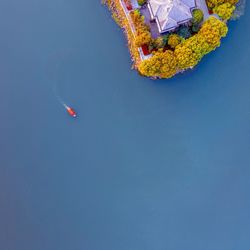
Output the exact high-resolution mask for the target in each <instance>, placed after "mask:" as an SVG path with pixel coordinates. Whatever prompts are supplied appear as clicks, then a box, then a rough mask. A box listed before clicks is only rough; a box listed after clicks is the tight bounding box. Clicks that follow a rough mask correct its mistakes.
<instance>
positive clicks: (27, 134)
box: [0, 0, 250, 250]
mask: <svg viewBox="0 0 250 250" xmlns="http://www.w3.org/2000/svg"><path fill="white" fill-rule="evenodd" d="M87 10H89V11H87ZM249 21H250V16H249V5H248V6H247V9H246V13H245V15H244V16H243V17H242V18H241V19H240V20H239V21H236V22H233V23H231V24H230V32H229V35H228V37H227V38H226V39H224V40H223V43H222V46H221V48H220V49H218V50H217V51H216V52H214V53H211V54H210V55H208V56H207V57H206V58H204V60H203V61H202V62H201V63H200V65H199V66H198V67H197V68H196V69H195V70H193V71H189V72H186V73H185V74H180V75H178V76H176V77H175V78H173V79H171V80H161V81H152V80H150V79H146V78H142V77H140V76H139V75H138V74H137V73H136V72H135V71H131V70H130V66H131V63H130V57H129V54H128V51H127V48H126V46H124V44H125V38H124V36H123V34H122V31H120V29H119V28H118V27H117V26H116V24H115V23H114V22H113V20H112V19H111V18H110V14H109V13H108V11H107V10H106V9H105V7H103V6H102V5H101V4H100V2H99V1H93V0H84V1H80V0H71V1H59V0H50V1H48V0H43V1H38V0H23V1H17V0H0V34H1V39H0V80H1V81H0V84H1V90H0V113H1V120H0V202H1V209H0V221H1V223H0V249H1V250H2V249H3V250H69V249H71V250H82V249H86V250H87V249H88V250H152V249H153V250H165V249H168V250H181V249H188V250H189V249H192V250H200V249H202V250H222V249H227V250H235V249H237V250H249V248H250V240H249V233H250V217H249V211H250V202H249V188H250V183H249V176H250V169H249V166H250V157H249V148H250V147H249V139H250V126H249V125H250V98H249V93H250V85H249V63H250V49H249V41H250V39H249V38H250V33H249V32H248V24H249ZM55 87H56V88H57V92H58V93H59V94H60V96H61V97H62V98H63V99H64V100H65V101H66V102H67V103H68V104H70V105H72V106H73V107H74V108H75V109H76V110H77V111H78V113H79V119H77V120H72V119H70V117H68V116H67V114H66V113H65V111H64V109H63V108H62V107H61V106H60V104H59V103H58V102H57V99H56V97H55V95H54V93H53V89H54V88H55Z"/></svg>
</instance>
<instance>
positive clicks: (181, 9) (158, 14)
mask: <svg viewBox="0 0 250 250" xmlns="http://www.w3.org/2000/svg"><path fill="white" fill-rule="evenodd" d="M148 6H149V10H150V14H151V18H153V19H156V22H157V25H158V28H159V31H160V32H161V33H162V32H166V31H169V30H171V29H174V28H175V27H177V26H178V25H180V24H182V23H185V22H188V21H189V20H190V19H191V18H192V9H194V8H195V7H196V2H195V0H149V2H148Z"/></svg>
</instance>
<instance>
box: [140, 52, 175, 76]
mask: <svg viewBox="0 0 250 250" xmlns="http://www.w3.org/2000/svg"><path fill="white" fill-rule="evenodd" d="M138 69H139V72H140V73H141V74H142V75H144V76H148V77H160V78H170V77H172V76H174V75H175V74H176V72H177V60H176V58H175V56H174V53H173V52H172V51H171V50H166V51H163V50H161V49H160V50H158V51H157V52H155V53H154V55H153V56H152V57H151V58H149V59H147V60H144V61H143V62H142V63H141V64H140V65H139V68H138Z"/></svg>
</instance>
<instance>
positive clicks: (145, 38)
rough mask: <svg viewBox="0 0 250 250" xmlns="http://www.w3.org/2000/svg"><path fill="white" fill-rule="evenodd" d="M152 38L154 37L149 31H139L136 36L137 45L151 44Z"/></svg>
mask: <svg viewBox="0 0 250 250" xmlns="http://www.w3.org/2000/svg"><path fill="white" fill-rule="evenodd" d="M151 40H152V38H151V34H150V32H149V31H142V32H138V33H137V35H136V36H135V45H136V46H137V47H141V46H142V45H145V44H149V43H150V42H151Z"/></svg>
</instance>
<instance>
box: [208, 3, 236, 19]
mask: <svg viewBox="0 0 250 250" xmlns="http://www.w3.org/2000/svg"><path fill="white" fill-rule="evenodd" d="M234 10H235V6H234V5H232V4H230V3H223V4H221V5H218V6H216V7H214V8H213V12H214V13H216V14H217V15H218V16H219V17H220V18H221V19H222V20H228V19H230V18H231V16H232V15H233V12H234Z"/></svg>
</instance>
